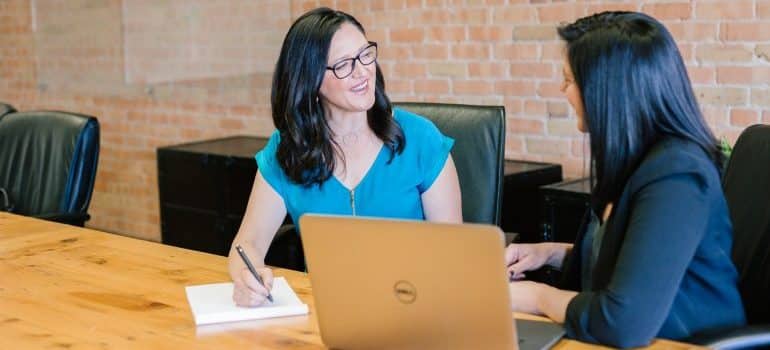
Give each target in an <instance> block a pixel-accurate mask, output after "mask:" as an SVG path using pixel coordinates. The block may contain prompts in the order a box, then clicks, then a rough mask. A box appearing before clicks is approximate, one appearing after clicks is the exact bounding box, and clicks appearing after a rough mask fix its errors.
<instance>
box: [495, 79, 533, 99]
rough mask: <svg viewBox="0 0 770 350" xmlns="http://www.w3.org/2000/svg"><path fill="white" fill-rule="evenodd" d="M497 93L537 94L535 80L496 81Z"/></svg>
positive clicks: (504, 94)
mask: <svg viewBox="0 0 770 350" xmlns="http://www.w3.org/2000/svg"><path fill="white" fill-rule="evenodd" d="M494 86H495V93H498V94H501V95H503V96H535V92H536V91H537V90H536V88H535V82H533V81H526V80H503V81H497V82H495V83H494Z"/></svg>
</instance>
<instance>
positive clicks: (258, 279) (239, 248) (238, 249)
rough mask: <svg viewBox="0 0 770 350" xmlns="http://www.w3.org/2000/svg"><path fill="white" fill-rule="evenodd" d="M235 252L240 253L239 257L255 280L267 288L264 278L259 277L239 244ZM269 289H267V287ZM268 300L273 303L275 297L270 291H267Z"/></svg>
mask: <svg viewBox="0 0 770 350" xmlns="http://www.w3.org/2000/svg"><path fill="white" fill-rule="evenodd" d="M235 250H237V251H238V255H240V256H241V259H242V260H243V262H244V263H246V267H248V268H249V271H251V274H252V275H254V278H256V279H257V282H259V284H261V285H262V287H265V282H262V277H259V274H258V273H257V270H256V269H254V265H252V264H251V261H250V260H249V258H248V257H247V256H246V253H244V252H243V248H241V245H240V244H238V245H236V246H235ZM265 289H267V287H265ZM267 300H270V302H271V303H272V302H273V296H272V295H270V291H267Z"/></svg>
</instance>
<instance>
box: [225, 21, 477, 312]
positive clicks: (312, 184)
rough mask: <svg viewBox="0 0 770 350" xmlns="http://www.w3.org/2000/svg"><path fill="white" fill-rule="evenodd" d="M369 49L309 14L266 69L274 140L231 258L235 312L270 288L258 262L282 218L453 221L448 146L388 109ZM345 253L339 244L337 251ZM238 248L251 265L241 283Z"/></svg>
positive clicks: (360, 36) (456, 212) (454, 189)
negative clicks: (253, 263) (254, 266)
mask: <svg viewBox="0 0 770 350" xmlns="http://www.w3.org/2000/svg"><path fill="white" fill-rule="evenodd" d="M377 49H378V48H377V44H376V43H374V42H371V41H368V40H367V39H366V35H365V32H364V29H363V27H362V26H361V24H360V23H359V22H358V21H357V20H356V19H355V18H353V17H352V16H350V15H349V14H346V13H344V12H340V11H334V10H331V9H328V8H318V9H315V10H311V11H309V12H307V13H305V14H304V15H302V16H300V17H299V18H298V19H297V20H296V21H295V22H294V24H292V26H291V28H290V29H289V31H288V33H287V34H286V37H285V38H284V42H283V47H282V48H281V53H280V56H279V58H278V62H277V64H276V66H275V72H274V76H273V87H272V98H271V103H272V110H273V122H274V123H275V126H276V129H277V130H276V131H275V132H274V133H273V135H272V136H271V137H270V140H269V142H268V144H267V145H266V146H265V148H264V149H263V150H262V151H260V152H259V153H257V155H256V160H257V165H258V172H257V175H256V178H255V180H254V187H253V189H252V192H251V196H250V198H249V203H248V207H247V209H246V214H245V216H244V218H243V222H242V223H241V227H240V229H239V231H238V234H237V235H236V237H235V239H234V241H233V244H232V246H233V248H232V249H231V250H230V255H229V267H230V274H231V277H232V279H233V283H234V285H235V289H234V292H233V299H234V300H235V302H236V303H237V304H238V305H243V306H256V305H260V304H262V303H263V302H264V301H265V299H266V298H267V295H268V290H269V289H270V286H271V283H272V274H271V272H270V270H269V269H268V268H264V267H263V266H264V263H263V261H264V257H265V254H266V253H267V249H268V247H269V246H270V243H271V241H272V240H273V237H274V235H275V233H276V231H277V230H278V228H279V226H280V225H281V223H282V222H283V219H284V217H285V215H286V213H287V212H288V213H289V215H290V216H291V218H292V219H293V220H294V222H295V223H296V222H299V217H300V216H301V215H302V214H305V213H321V214H337V215H354V216H370V217H371V216H373V217H388V218H402V219H419V220H423V219H424V220H430V221H441V222H455V223H459V222H461V221H462V213H461V204H460V186H459V183H458V180H457V173H456V171H455V167H454V163H453V162H452V157H451V156H450V154H449V150H450V149H451V147H452V145H453V142H454V141H453V140H452V139H450V138H448V137H446V136H444V135H442V134H441V133H440V132H439V130H438V129H437V128H436V127H435V126H434V125H433V124H432V123H431V122H430V121H428V120H427V119H425V118H423V117H420V116H418V115H415V114H412V113H409V112H407V111H404V110H400V109H393V108H392V107H391V104H390V100H389V99H388V96H387V95H386V94H385V82H384V81H383V75H382V72H381V71H380V67H379V65H378V64H377ZM340 244H341V245H344V242H340ZM237 245H240V246H241V247H243V249H244V251H245V252H246V254H247V255H248V256H251V257H252V259H258V260H257V262H258V264H257V265H258V267H257V269H256V270H257V273H258V274H259V275H260V276H261V278H262V280H263V282H264V285H265V286H266V287H263V286H262V284H260V283H259V282H257V280H256V279H255V278H254V277H253V276H252V275H251V274H250V272H249V270H248V268H247V267H246V266H245V264H244V262H243V261H242V260H241V259H240V257H239V254H238V253H236V249H235V247H236V246H237Z"/></svg>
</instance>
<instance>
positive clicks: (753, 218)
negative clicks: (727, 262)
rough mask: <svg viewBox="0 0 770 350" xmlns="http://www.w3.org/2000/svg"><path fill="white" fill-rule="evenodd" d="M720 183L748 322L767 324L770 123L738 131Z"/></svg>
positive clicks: (769, 313) (769, 304)
mask: <svg viewBox="0 0 770 350" xmlns="http://www.w3.org/2000/svg"><path fill="white" fill-rule="evenodd" d="M723 185H724V191H725V198H726V199H727V205H728V207H729V208H730V217H731V219H732V221H733V237H734V242H733V261H734V262H735V265H736V267H737V268H738V273H739V275H740V280H739V287H740V291H741V299H742V300H743V306H744V308H745V309H746V317H747V318H748V321H749V323H751V324H756V323H770V297H769V296H770V125H754V126H751V127H748V128H746V130H744V131H743V133H741V135H740V137H738V140H737V141H736V143H735V147H734V148H733V151H732V155H731V156H730V161H729V162H728V164H727V169H726V170H725V173H724V178H723Z"/></svg>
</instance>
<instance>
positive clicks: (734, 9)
mask: <svg viewBox="0 0 770 350" xmlns="http://www.w3.org/2000/svg"><path fill="white" fill-rule="evenodd" d="M695 17H696V18H697V19H699V20H708V19H716V20H722V19H752V18H754V1H753V0H730V1H721V0H715V1H704V0H700V1H698V4H697V5H696V6H695Z"/></svg>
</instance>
